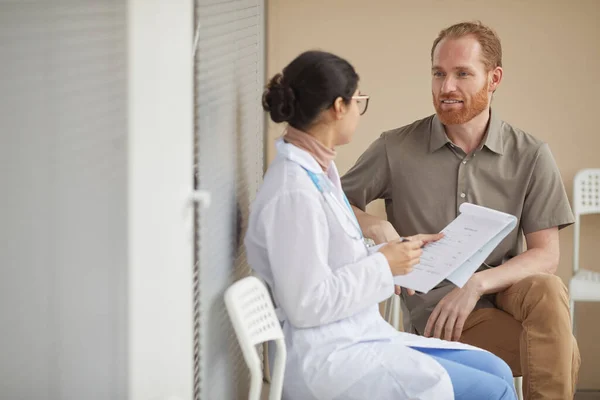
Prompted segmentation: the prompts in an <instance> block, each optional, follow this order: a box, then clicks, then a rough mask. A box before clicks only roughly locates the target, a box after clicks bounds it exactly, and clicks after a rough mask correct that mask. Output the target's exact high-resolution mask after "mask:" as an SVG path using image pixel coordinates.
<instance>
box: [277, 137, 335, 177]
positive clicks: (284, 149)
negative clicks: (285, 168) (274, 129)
mask: <svg viewBox="0 0 600 400" xmlns="http://www.w3.org/2000/svg"><path fill="white" fill-rule="evenodd" d="M275 148H276V149H277V153H278V154H279V155H281V156H282V157H285V158H286V159H288V160H290V161H293V162H295V163H297V164H299V165H300V166H301V167H303V168H306V169H307V170H309V171H310V172H313V173H315V174H322V173H323V169H322V168H321V166H320V165H319V163H318V162H317V160H315V158H314V157H313V156H312V155H311V154H310V153H309V152H308V151H306V150H303V149H301V148H299V147H296V146H294V145H293V144H291V143H286V142H285V141H284V140H283V138H280V139H277V141H276V142H275ZM334 166H335V164H334V163H333V161H332V162H331V165H330V166H329V168H328V170H329V169H331V168H332V167H334ZM334 168H335V167H334Z"/></svg>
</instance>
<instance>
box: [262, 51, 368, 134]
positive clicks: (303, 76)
mask: <svg viewBox="0 0 600 400" xmlns="http://www.w3.org/2000/svg"><path fill="white" fill-rule="evenodd" d="M357 88H358V74H357V73H356V71H355V70H354V67H353V66H352V65H351V64H350V63H349V62H348V61H346V60H344V59H343V58H341V57H338V56H336V55H335V54H332V53H328V52H325V51H319V50H310V51H305V52H304V53H302V54H300V55H299V56H298V57H296V58H295V59H294V60H292V62H291V63H289V64H288V65H287V66H286V67H285V68H284V69H283V70H282V71H281V73H279V74H276V75H275V76H274V77H273V78H271V80H270V81H269V83H268V84H267V87H266V88H265V91H264V92H263V98H262V104H263V108H264V109H265V111H268V112H269V113H270V114H271V119H272V120H273V122H277V123H279V122H287V123H288V124H289V125H290V126H292V127H294V128H296V129H299V130H306V129H310V127H311V126H312V124H314V123H315V122H316V121H317V120H318V117H319V114H320V113H321V112H322V111H324V110H326V109H328V108H330V107H331V106H332V105H333V103H334V101H335V100H336V99H337V98H338V97H341V98H342V99H343V100H344V102H345V103H346V104H349V103H350V102H351V101H352V96H353V95H354V92H355V91H356V89H357Z"/></svg>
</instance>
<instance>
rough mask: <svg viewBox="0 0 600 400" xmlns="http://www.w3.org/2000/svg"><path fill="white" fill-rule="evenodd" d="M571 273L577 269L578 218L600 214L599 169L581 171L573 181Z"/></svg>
mask: <svg viewBox="0 0 600 400" xmlns="http://www.w3.org/2000/svg"><path fill="white" fill-rule="evenodd" d="M573 213H574V214H575V226H574V229H573V235H574V236H573V271H574V272H577V270H578V269H579V231H580V217H581V215H585V214H595V213H600V168H588V169H582V170H581V171H579V172H577V174H575V179H574V180H573Z"/></svg>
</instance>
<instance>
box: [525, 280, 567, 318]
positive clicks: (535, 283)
mask: <svg viewBox="0 0 600 400" xmlns="http://www.w3.org/2000/svg"><path fill="white" fill-rule="evenodd" d="M520 284H522V285H523V286H524V289H525V290H526V293H525V296H524V299H525V303H526V306H529V307H534V306H535V307H538V308H539V307H541V308H543V309H547V310H548V312H553V311H556V310H557V308H556V307H558V306H560V305H563V306H566V307H568V304H569V296H568V292H567V288H566V287H565V285H564V283H563V281H562V279H560V278H559V277H558V276H556V275H552V274H536V275H532V276H529V277H527V278H525V279H524V280H523V281H522V282H520Z"/></svg>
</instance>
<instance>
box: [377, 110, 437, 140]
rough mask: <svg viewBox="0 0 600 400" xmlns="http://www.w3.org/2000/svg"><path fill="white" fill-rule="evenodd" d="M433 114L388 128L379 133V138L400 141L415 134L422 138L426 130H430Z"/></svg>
mask: <svg viewBox="0 0 600 400" xmlns="http://www.w3.org/2000/svg"><path fill="white" fill-rule="evenodd" d="M434 116H435V114H433V115H430V116H428V117H425V118H423V119H419V120H416V121H414V122H412V123H410V124H408V125H404V126H401V127H399V128H395V129H390V130H388V131H385V132H383V133H382V134H381V138H383V139H384V140H386V141H389V140H392V141H402V140H404V139H406V138H407V137H412V136H416V137H417V138H423V137H425V135H423V134H424V133H426V132H430V131H431V124H432V121H433V118H434Z"/></svg>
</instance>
